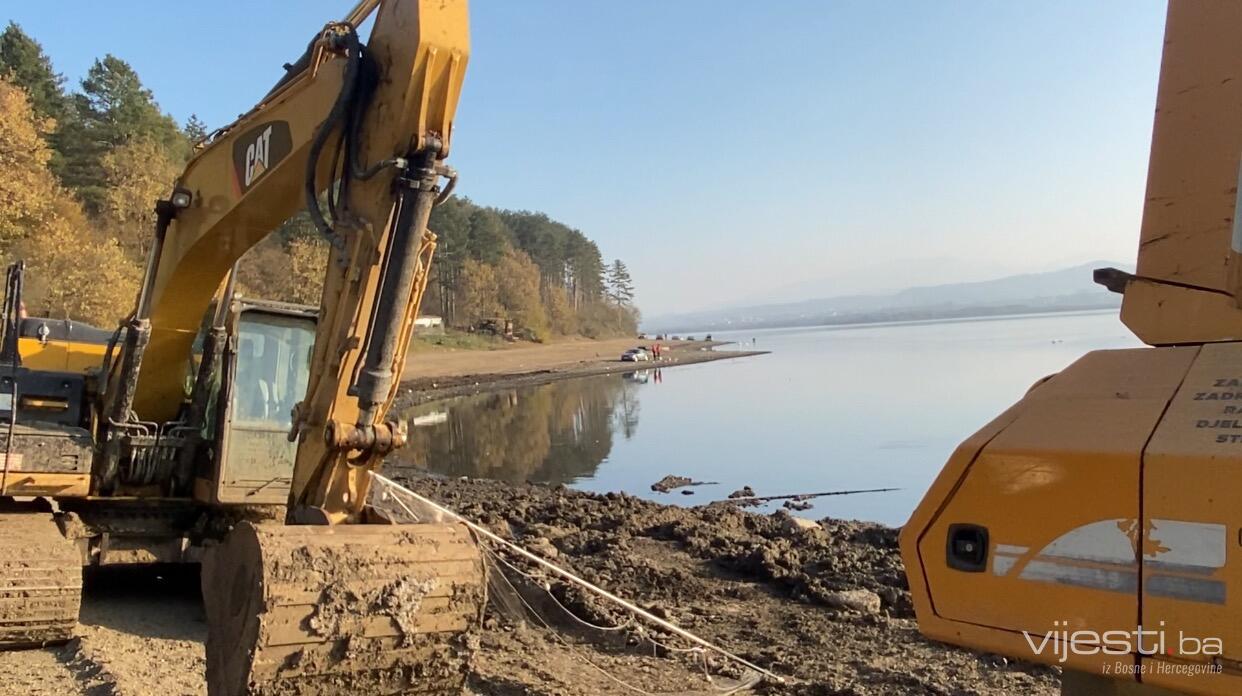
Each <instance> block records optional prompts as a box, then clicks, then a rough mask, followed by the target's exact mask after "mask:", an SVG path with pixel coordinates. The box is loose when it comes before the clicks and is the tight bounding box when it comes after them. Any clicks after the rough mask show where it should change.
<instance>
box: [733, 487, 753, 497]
mask: <svg viewBox="0 0 1242 696" xmlns="http://www.w3.org/2000/svg"><path fill="white" fill-rule="evenodd" d="M729 497H730V498H753V497H755V489H753V488H751V487H750V486H742V487H741V488H739V489H737V490H736V491H733V492H732V493H730V494H729Z"/></svg>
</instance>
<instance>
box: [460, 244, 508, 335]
mask: <svg viewBox="0 0 1242 696" xmlns="http://www.w3.org/2000/svg"><path fill="white" fill-rule="evenodd" d="M457 296H458V297H457V314H458V318H459V320H460V321H462V322H463V323H464V325H466V326H474V325H476V324H478V323H479V321H481V320H483V319H487V318H489V317H497V316H501V315H502V314H503V309H502V307H501V306H500V286H499V284H498V282H497V279H496V269H495V268H494V267H492V266H490V265H488V264H486V263H481V262H479V261H475V260H474V259H466V260H465V261H464V262H462V264H461V278H460V280H459V281H458V289H457Z"/></svg>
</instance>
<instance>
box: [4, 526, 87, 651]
mask: <svg viewBox="0 0 1242 696" xmlns="http://www.w3.org/2000/svg"><path fill="white" fill-rule="evenodd" d="M81 604H82V558H81V555H80V554H79V552H78V550H77V548H76V547H75V546H74V545H73V544H72V543H71V542H69V541H68V540H66V539H65V537H64V536H63V535H62V534H61V533H60V528H59V527H57V525H56V522H55V521H54V520H53V519H52V515H51V514H50V513H47V512H5V513H0V649H4V650H9V649H13V648H25V647H35V646H41V645H49V644H52V643H63V642H65V641H67V640H69V639H70V638H72V637H73V629H74V627H75V626H77V624H78V608H79V607H80V606H81Z"/></svg>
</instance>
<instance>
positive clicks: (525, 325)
mask: <svg viewBox="0 0 1242 696" xmlns="http://www.w3.org/2000/svg"><path fill="white" fill-rule="evenodd" d="M496 276H497V279H498V280H497V285H498V291H499V300H500V306H501V307H503V308H504V311H505V316H506V317H507V318H509V319H512V320H513V323H514V326H515V327H516V328H517V329H519V330H522V329H524V330H526V331H529V332H530V333H531V334H532V335H533V336H534V337H535V338H537V339H539V340H543V339H546V338H547V337H548V315H547V312H545V311H544V308H543V302H542V300H541V298H540V296H539V282H540V281H539V267H538V266H536V265H535V263H534V262H533V261H531V260H530V257H529V256H527V255H526V254H524V253H522V252H520V251H517V250H516V249H506V250H505V253H504V255H503V256H502V257H501V258H500V261H499V262H498V263H497V264H496Z"/></svg>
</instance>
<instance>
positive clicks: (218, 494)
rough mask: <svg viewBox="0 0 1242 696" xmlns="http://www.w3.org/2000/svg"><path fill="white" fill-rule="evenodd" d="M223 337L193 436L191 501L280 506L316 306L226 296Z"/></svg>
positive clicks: (285, 492)
mask: <svg viewBox="0 0 1242 696" xmlns="http://www.w3.org/2000/svg"><path fill="white" fill-rule="evenodd" d="M231 304H232V308H231V310H230V312H229V315H230V318H229V321H228V341H227V344H226V347H225V350H224V355H223V359H222V361H221V365H220V367H219V368H218V369H217V370H216V371H215V372H214V374H212V375H210V376H209V377H208V379H210V380H211V382H212V383H211V385H210V388H211V390H212V391H213V392H214V394H213V395H212V396H211V397H210V403H209V404H208V407H207V409H206V418H204V419H203V423H202V431H201V432H200V434H199V435H200V437H201V439H202V441H204V442H210V443H212V446H211V447H208V448H204V451H203V452H201V453H200V465H199V467H198V477H197V479H196V481H195V498H196V499H198V500H200V501H202V502H205V503H212V504H225V505H229V504H237V505H284V504H285V502H286V501H287V500H288V498H289V485H290V483H291V481H292V474H293V463H294V458H295V457H296V456H297V443H296V441H292V440H290V438H289V432H290V430H291V429H292V427H293V412H294V408H295V406H296V405H297V404H298V402H299V401H301V400H302V398H303V397H304V396H305V394H306V385H307V381H308V380H309V377H310V360H311V355H312V353H313V351H314V347H315V328H316V326H315V323H316V311H315V310H314V309H313V308H310V307H302V306H298V305H291V304H284V303H278V302H268V301H262V300H252V299H238V300H233V301H232V303H231Z"/></svg>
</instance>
